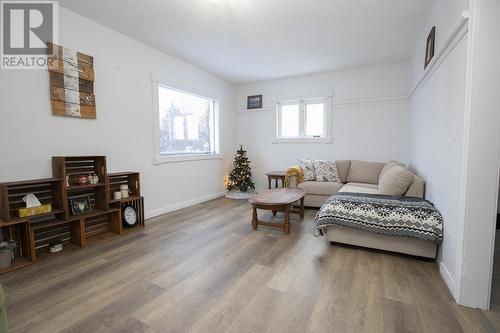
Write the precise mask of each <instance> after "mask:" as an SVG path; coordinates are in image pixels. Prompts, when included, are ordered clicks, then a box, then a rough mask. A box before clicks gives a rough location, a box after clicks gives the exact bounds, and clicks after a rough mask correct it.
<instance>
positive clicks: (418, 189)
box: [405, 175, 425, 199]
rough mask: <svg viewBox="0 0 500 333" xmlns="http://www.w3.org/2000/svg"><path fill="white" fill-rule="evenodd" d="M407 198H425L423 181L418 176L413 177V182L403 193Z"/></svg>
mask: <svg viewBox="0 0 500 333" xmlns="http://www.w3.org/2000/svg"><path fill="white" fill-rule="evenodd" d="M405 196H407V197H417V198H422V199H424V198H425V181H424V180H423V179H422V178H420V177H419V176H416V175H413V182H412V183H411V185H410V187H409V188H408V190H407V191H406V193H405Z"/></svg>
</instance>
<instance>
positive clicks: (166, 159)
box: [153, 154, 224, 165]
mask: <svg viewBox="0 0 500 333" xmlns="http://www.w3.org/2000/svg"><path fill="white" fill-rule="evenodd" d="M223 157H224V156H223V155H222V154H199V155H198V154H192V155H188V154H186V155H171V156H160V157H156V158H155V159H154V162H153V164H155V165H159V164H164V163H176V162H187V161H202V160H221V159H222V158H223Z"/></svg>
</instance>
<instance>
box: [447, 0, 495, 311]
mask: <svg viewBox="0 0 500 333" xmlns="http://www.w3.org/2000/svg"><path fill="white" fill-rule="evenodd" d="M498 13H500V2H499V1H498V0H471V1H470V10H469V33H468V56H467V79H466V90H465V93H466V103H465V105H466V107H465V119H464V151H463V161H462V185H461V190H460V205H459V207H461V211H460V215H459V221H458V222H459V229H458V248H457V268H458V269H457V276H456V282H457V284H456V286H455V287H456V288H455V291H456V293H454V294H455V296H456V298H457V302H458V303H459V304H462V305H465V306H469V307H473V308H476V307H478V308H482V309H489V305H490V294H491V278H492V271H493V254H494V248H495V246H494V245H495V229H496V214H497V205H498V198H497V196H498V184H499V179H498V178H499V170H500V97H499V93H498V91H497V90H498V87H499V86H500V64H499V61H498V59H500V42H498V41H500V22H499V21H498V16H497V15H498Z"/></svg>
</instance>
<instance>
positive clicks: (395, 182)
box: [378, 164, 413, 195]
mask: <svg viewBox="0 0 500 333" xmlns="http://www.w3.org/2000/svg"><path fill="white" fill-rule="evenodd" d="M412 182H413V174H412V173H411V171H410V170H408V169H407V168H405V167H403V166H401V165H398V164H395V165H393V166H392V167H390V168H388V169H387V170H385V172H384V173H383V175H382V177H380V181H379V184H378V190H379V191H380V192H381V193H382V194H387V195H403V194H405V193H406V191H407V190H408V187H410V185H411V183H412Z"/></svg>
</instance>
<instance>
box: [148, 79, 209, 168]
mask: <svg viewBox="0 0 500 333" xmlns="http://www.w3.org/2000/svg"><path fill="white" fill-rule="evenodd" d="M155 93H156V94H155V95H156V96H155V99H156V103H157V106H156V107H157V114H156V117H157V121H155V132H156V133H155V136H156V138H155V140H156V142H157V145H156V146H157V147H156V160H157V162H163V161H165V162H168V161H176V160H185V159H204V158H210V157H214V156H215V155H218V143H217V123H216V121H217V116H216V111H217V110H216V108H217V101H216V100H215V99H212V98H208V97H203V96H199V95H196V94H193V93H190V92H186V91H181V90H177V89H174V88H170V87H167V86H164V85H162V84H159V83H157V82H155ZM217 157H218V156H217Z"/></svg>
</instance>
